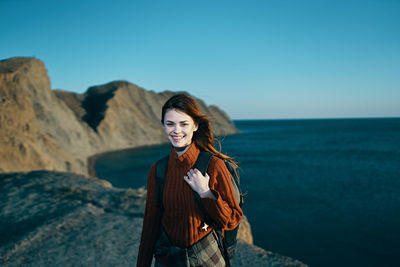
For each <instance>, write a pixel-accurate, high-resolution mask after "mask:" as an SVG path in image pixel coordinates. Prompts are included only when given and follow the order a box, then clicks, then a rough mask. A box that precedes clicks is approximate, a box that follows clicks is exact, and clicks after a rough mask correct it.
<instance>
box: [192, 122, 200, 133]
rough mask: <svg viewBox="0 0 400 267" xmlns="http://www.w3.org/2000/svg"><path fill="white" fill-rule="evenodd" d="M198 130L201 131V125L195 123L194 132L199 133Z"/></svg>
mask: <svg viewBox="0 0 400 267" xmlns="http://www.w3.org/2000/svg"><path fill="white" fill-rule="evenodd" d="M197 129H199V125H198V124H197V123H195V124H194V130H193V132H195V131H197Z"/></svg>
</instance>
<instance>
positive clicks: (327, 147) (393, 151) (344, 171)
mask: <svg viewBox="0 0 400 267" xmlns="http://www.w3.org/2000/svg"><path fill="white" fill-rule="evenodd" d="M235 124H236V126H237V127H238V128H239V129H240V130H241V131H242V132H241V134H238V135H233V136H228V137H226V138H224V139H223V140H222V144H223V152H225V153H227V154H229V155H231V156H234V158H235V159H236V160H238V161H239V162H240V166H241V168H242V173H241V175H242V184H243V187H244V188H245V190H247V191H248V196H247V197H246V202H245V206H244V208H243V209H244V211H245V214H246V215H247V217H248V219H249V221H250V223H251V226H252V231H253V235H254V242H255V244H256V245H258V246H261V247H263V248H264V249H267V250H270V251H273V252H277V253H280V254H283V255H287V256H290V257H293V258H296V259H299V260H301V261H303V262H304V263H307V264H310V265H311V266H400V265H399V262H400V252H399V248H400V119H340V120H339V119H332V120H264V121H235ZM168 152H169V146H168V145H164V146H158V147H147V148H141V149H137V150H131V151H121V152H117V153H113V154H109V155H107V156H105V157H103V158H100V159H99V160H97V162H96V165H95V169H96V172H97V174H98V176H99V177H100V178H103V179H107V180H109V181H110V182H111V183H112V184H113V185H114V186H117V187H134V188H136V187H140V186H144V185H145V182H146V178H147V172H148V169H149V167H150V165H151V164H152V163H153V162H154V161H156V160H157V159H159V158H160V157H161V156H163V155H165V154H167V153H168Z"/></svg>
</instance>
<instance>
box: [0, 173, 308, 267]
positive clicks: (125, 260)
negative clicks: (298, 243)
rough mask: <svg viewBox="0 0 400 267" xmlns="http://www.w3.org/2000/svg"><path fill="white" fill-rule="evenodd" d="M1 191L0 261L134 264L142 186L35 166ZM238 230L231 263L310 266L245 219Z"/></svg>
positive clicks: (5, 178)
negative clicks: (258, 242) (256, 232)
mask: <svg viewBox="0 0 400 267" xmlns="http://www.w3.org/2000/svg"><path fill="white" fill-rule="evenodd" d="M0 191H1V192H2V194H1V195H0V203H2V208H1V209H0V218H1V220H0V236H1V239H0V266H9V267H11V266H135V264H136V258H137V253H138V249H139V244H140V235H141V228H142V223H143V213H144V204H145V199H146V197H145V196H146V191H145V190H144V189H120V188H113V187H111V185H110V184H109V183H108V182H107V181H104V180H99V179H97V178H87V177H85V176H81V175H76V174H73V173H62V172H51V171H33V172H29V173H6V174H0ZM38 203H40V204H38ZM239 238H240V239H239V245H238V246H239V247H238V252H237V254H236V255H235V258H234V260H233V262H232V266H237V267H239V266H306V265H304V264H303V263H301V262H299V261H297V260H293V259H291V258H288V257H284V256H281V255H278V254H275V253H271V252H267V251H265V250H263V249H261V248H259V247H256V246H254V245H252V240H251V232H250V227H249V225H248V223H247V221H246V220H244V221H243V222H242V223H241V226H240V229H239Z"/></svg>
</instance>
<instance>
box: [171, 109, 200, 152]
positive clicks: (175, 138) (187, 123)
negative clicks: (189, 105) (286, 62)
mask: <svg viewBox="0 0 400 267" xmlns="http://www.w3.org/2000/svg"><path fill="white" fill-rule="evenodd" d="M164 121H165V122H164V131H165V134H166V135H167V137H168V139H169V141H170V142H171V144H172V145H173V146H174V148H175V150H176V151H179V152H178V155H179V156H180V155H182V154H183V153H184V152H185V151H186V150H187V148H188V147H189V145H190V143H191V142H192V137H193V133H194V132H195V131H197V129H198V125H197V124H195V123H194V121H193V119H192V117H190V116H189V115H187V114H185V113H184V112H182V111H179V110H176V109H171V110H168V111H167V112H166V114H165V119H164Z"/></svg>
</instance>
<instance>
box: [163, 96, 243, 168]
mask: <svg viewBox="0 0 400 267" xmlns="http://www.w3.org/2000/svg"><path fill="white" fill-rule="evenodd" d="M174 109H175V110H179V111H183V112H184V113H186V114H187V115H189V116H190V117H191V118H192V119H193V121H194V122H195V123H196V124H197V125H198V128H197V131H195V132H194V133H193V139H192V142H194V143H195V144H196V146H197V147H199V148H200V149H202V150H205V151H208V152H211V153H213V154H215V155H217V156H218V157H220V158H222V159H227V160H229V161H231V162H233V163H234V164H235V165H237V164H236V162H234V161H233V160H232V158H231V157H229V156H227V155H224V154H222V153H221V152H220V151H218V150H216V149H215V147H214V141H216V142H217V143H218V144H219V147H220V149H221V143H220V142H219V141H218V139H216V138H214V137H213V134H212V131H211V125H210V120H209V119H208V116H207V115H205V114H203V113H202V112H201V111H200V108H199V105H198V104H197V102H196V101H195V100H194V99H193V98H192V97H191V96H188V95H186V94H177V95H174V96H172V97H171V98H170V99H168V101H167V102H165V104H164V106H163V107H162V113H161V123H162V124H164V118H165V113H166V112H167V111H168V110H174Z"/></svg>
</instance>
